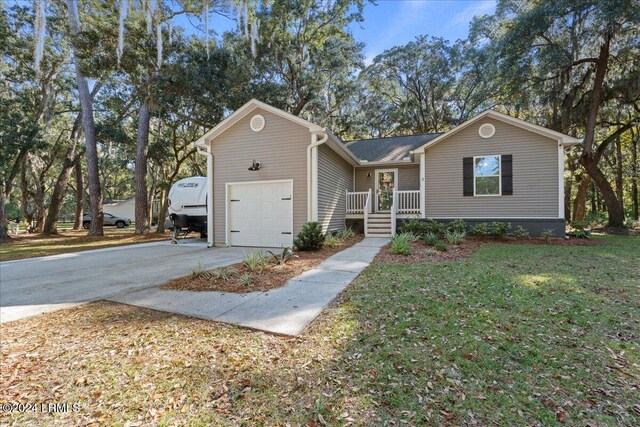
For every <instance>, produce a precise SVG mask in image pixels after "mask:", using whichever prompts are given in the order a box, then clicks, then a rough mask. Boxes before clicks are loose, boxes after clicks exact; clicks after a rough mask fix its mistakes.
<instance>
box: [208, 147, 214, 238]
mask: <svg viewBox="0 0 640 427" xmlns="http://www.w3.org/2000/svg"><path fill="white" fill-rule="evenodd" d="M207 247H209V248H211V247H213V153H212V152H211V145H208V146H207Z"/></svg>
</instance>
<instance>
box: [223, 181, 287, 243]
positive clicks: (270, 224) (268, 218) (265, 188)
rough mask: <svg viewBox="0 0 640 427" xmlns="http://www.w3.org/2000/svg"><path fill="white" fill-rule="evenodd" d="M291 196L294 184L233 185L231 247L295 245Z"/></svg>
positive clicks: (230, 222)
mask: <svg viewBox="0 0 640 427" xmlns="http://www.w3.org/2000/svg"><path fill="white" fill-rule="evenodd" d="M292 193H293V185H292V183H291V182H284V183H283V182H268V181H265V182H260V183H252V184H230V185H229V190H228V195H229V200H228V201H227V203H228V206H229V210H228V214H229V218H228V224H229V231H230V232H229V239H230V242H229V244H230V245H232V246H266V247H282V246H292V245H293V230H292V224H293V200H292V199H293V197H292ZM233 200H237V201H233ZM231 230H233V231H234V232H231Z"/></svg>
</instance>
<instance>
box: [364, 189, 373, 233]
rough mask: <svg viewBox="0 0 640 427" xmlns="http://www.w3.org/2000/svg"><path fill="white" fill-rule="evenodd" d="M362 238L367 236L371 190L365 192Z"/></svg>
mask: <svg viewBox="0 0 640 427" xmlns="http://www.w3.org/2000/svg"><path fill="white" fill-rule="evenodd" d="M363 211H364V237H368V235H369V213H371V189H369V191H367V197H366V199H365V201H364V209H363Z"/></svg>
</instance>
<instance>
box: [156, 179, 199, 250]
mask: <svg viewBox="0 0 640 427" xmlns="http://www.w3.org/2000/svg"><path fill="white" fill-rule="evenodd" d="M168 205H169V217H168V218H167V220H166V222H165V224H166V227H167V228H171V229H172V230H173V232H174V238H175V237H177V236H178V235H180V234H183V235H186V234H187V233H189V232H192V231H193V232H197V233H200V237H202V238H205V237H207V178H205V177H203V176H192V177H190V178H184V179H181V180H180V181H177V182H176V183H175V184H173V185H172V186H171V189H170V190H169V199H168Z"/></svg>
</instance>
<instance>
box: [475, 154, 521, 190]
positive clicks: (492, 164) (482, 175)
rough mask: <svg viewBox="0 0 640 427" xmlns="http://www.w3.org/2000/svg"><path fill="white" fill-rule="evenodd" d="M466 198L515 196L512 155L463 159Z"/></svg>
mask: <svg viewBox="0 0 640 427" xmlns="http://www.w3.org/2000/svg"><path fill="white" fill-rule="evenodd" d="M462 173H463V194H464V195H465V196H511V195H513V166H512V155H511V154H503V155H489V156H475V157H465V158H463V159H462Z"/></svg>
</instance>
